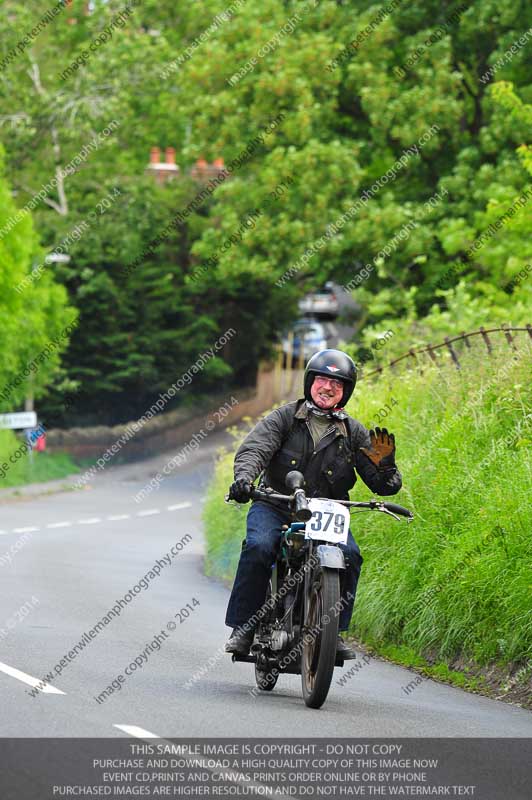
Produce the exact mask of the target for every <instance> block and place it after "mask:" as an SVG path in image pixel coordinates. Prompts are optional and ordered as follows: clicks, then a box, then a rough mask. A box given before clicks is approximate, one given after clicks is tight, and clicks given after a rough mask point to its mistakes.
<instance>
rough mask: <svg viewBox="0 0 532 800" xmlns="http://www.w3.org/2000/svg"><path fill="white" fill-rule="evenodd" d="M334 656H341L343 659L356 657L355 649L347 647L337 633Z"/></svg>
mask: <svg viewBox="0 0 532 800" xmlns="http://www.w3.org/2000/svg"><path fill="white" fill-rule="evenodd" d="M336 657H337V658H343V659H344V661H348V660H349V659H353V658H356V657H357V654H356V653H355V651H354V650H353V649H352V648H351V647H349V645H348V644H347V642H344V640H343V639H342V637H341V636H340V635H338V639H337V641H336Z"/></svg>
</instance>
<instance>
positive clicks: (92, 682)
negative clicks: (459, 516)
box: [0, 433, 532, 737]
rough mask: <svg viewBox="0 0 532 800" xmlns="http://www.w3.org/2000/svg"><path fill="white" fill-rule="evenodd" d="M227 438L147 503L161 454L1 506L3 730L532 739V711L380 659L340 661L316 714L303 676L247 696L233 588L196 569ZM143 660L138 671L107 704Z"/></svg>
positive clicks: (249, 678) (249, 679)
mask: <svg viewBox="0 0 532 800" xmlns="http://www.w3.org/2000/svg"><path fill="white" fill-rule="evenodd" d="M223 439H224V434H223V433H213V434H211V436H210V437H209V439H208V440H206V441H205V442H203V443H202V445H201V447H200V448H199V449H198V450H197V451H196V454H195V458H194V459H191V460H190V461H189V462H188V463H187V464H186V465H184V466H182V467H181V468H180V469H179V470H178V471H177V473H175V474H174V475H173V476H172V477H170V478H168V479H167V480H166V481H165V483H163V485H162V486H161V488H160V489H159V490H158V491H156V492H154V493H153V494H152V495H151V496H150V498H149V499H147V500H145V501H144V502H143V503H142V504H140V505H137V504H135V502H134V500H133V496H134V495H135V494H136V492H138V491H139V490H140V488H142V486H143V485H144V483H145V481H146V479H147V478H148V477H149V476H150V475H152V474H154V472H155V471H156V469H157V466H158V465H160V464H162V463H164V462H165V461H166V458H167V457H165V458H163V457H159V458H158V459H154V460H152V461H149V462H143V463H140V464H137V465H133V466H126V467H117V468H112V467H108V468H107V469H106V471H105V472H104V473H101V474H100V475H99V476H98V477H97V479H96V480H95V481H94V482H93V483H92V484H91V486H90V488H88V489H85V490H83V491H78V492H63V493H60V494H53V495H42V496H29V497H24V498H22V499H19V500H18V501H17V502H14V503H10V504H2V505H0V529H1V531H2V532H1V533H0V599H1V611H0V654H1V655H0V662H1V663H0V695H1V708H2V714H1V723H0V732H1V736H3V737H113V736H124V735H126V734H130V735H131V734H133V735H135V734H136V735H145V734H146V732H149V733H152V734H155V735H157V736H162V737H180V736H187V737H189V736H190V737H192V736H200V737H202V736H227V735H230V736H244V737H247V736H268V737H277V736H283V737H287V736H288V737H292V736H293V737H299V736H301V735H302V734H304V735H312V736H324V737H335V736H357V737H366V736H394V737H395V736H406V737H414V736H419V737H435V736H438V737H452V736H466V737H479V736H486V737H496V736H499V737H502V736H504V737H530V736H532V714H530V712H528V711H525V710H522V709H519V708H517V707H513V706H510V705H507V704H503V703H501V702H497V701H494V700H489V699H486V698H483V697H479V696H476V695H471V694H467V693H465V692H462V691H459V690H457V689H454V688H451V687H449V686H446V685H443V684H438V683H434V682H433V681H430V680H423V681H421V682H419V685H416V686H415V687H414V688H413V689H412V690H411V691H409V692H406V691H405V688H404V687H406V686H407V684H411V683H412V681H415V680H416V675H415V674H414V673H412V672H409V671H408V670H406V669H403V668H401V667H396V666H394V665H391V664H389V663H384V662H380V661H377V660H374V659H372V660H370V661H369V663H367V664H366V665H365V666H364V668H363V669H361V670H360V671H359V672H358V673H357V674H354V675H352V676H351V677H349V678H348V679H347V680H346V682H345V685H343V686H341V685H339V684H338V683H337V681H338V679H339V678H340V677H341V676H342V675H345V674H347V673H348V672H349V668H350V666H351V664H350V662H347V663H346V666H345V667H344V668H343V669H341V670H336V673H335V678H334V679H333V685H332V689H331V692H330V695H329V698H328V700H327V702H326V704H325V706H324V707H323V708H322V709H321V710H319V711H314V710H310V709H307V708H306V707H305V705H304V703H303V700H302V697H301V689H300V678H299V676H292V675H283V676H281V677H280V679H279V682H278V684H277V688H276V689H275V691H274V692H273V693H265V694H261V695H259V696H258V697H254V696H252V695H251V694H250V693H249V692H250V690H251V689H252V688H253V686H254V678H253V670H252V667H251V666H250V665H247V664H232V663H231V661H230V657H229V656H227V655H221V654H219V649H220V648H221V647H223V644H224V642H225V640H226V638H227V633H228V629H226V628H225V627H224V614H225V608H226V604H227V599H228V590H227V588H226V587H224V586H223V585H222V584H220V583H219V582H216V581H214V580H211V579H209V578H207V577H205V576H204V575H203V572H202V554H203V548H204V540H203V534H202V525H201V514H202V507H203V505H202V504H203V501H204V496H205V491H206V486H207V483H208V480H209V475H210V473H211V470H212V460H213V456H214V453H215V450H216V448H217V447H218V446H219V445H220V443H221V442H222V440H223ZM227 513H231V512H230V510H229V509H227ZM32 529H34V530H32ZM16 542H18V543H19V544H18V547H19V549H18V550H17V552H15V553H13V545H14V544H15V543H16ZM177 542H181V545H180V546H178V549H179V552H178V553H177V555H176V556H175V558H169V559H168V563H165V557H166V554H167V553H169V552H170V549H171V547H172V546H174V545H176V543H177ZM7 553H9V554H10V559H11V560H10V561H9V559H7V557H6V554H7ZM157 561H160V562H162V563H163V565H164V566H161V568H160V573H159V575H158V576H157V575H155V574H153V573H152V574H153V577H152V578H150V579H149V581H148V583H147V584H146V585H147V588H145V589H144V588H141V590H140V591H139V593H138V594H136V595H135V594H133V595H131V598H130V600H129V602H127V603H125V604H124V607H123V608H122V609H121V613H120V615H119V616H117V617H116V618H113V619H111V620H110V622H109V624H108V625H107V626H104V627H103V628H102V629H101V631H100V632H99V633H98V635H97V636H96V637H95V638H93V639H92V640H90V639H89V640H88V644H86V646H85V647H84V648H83V649H82V650H81V652H79V654H77V655H76V656H75V657H74V658H72V659H71V661H70V662H68V660H65V661H63V666H62V667H61V665H59V666H60V669H59V672H60V674H59V675H57V676H56V677H54V680H53V681H52V683H51V686H52V687H53V691H52V690H51V689H49V690H48V691H47V692H46V693H44V692H42V691H41V692H38V693H37V694H36V696H35V697H33V696H32V695H31V690H32V688H33V689H34V686H35V682H36V681H38V680H39V679H41V678H42V677H43V676H44V675H46V673H48V672H50V671H54V667H55V665H56V664H59V662H60V661H61V659H63V657H64V656H65V654H68V653H69V651H72V648H73V646H74V645H76V644H77V643H78V642H79V641H80V639H81V638H82V636H83V634H84V632H85V631H89V630H91V629H93V628H94V626H95V624H96V623H97V622H98V621H99V620H101V619H102V617H103V616H105V615H106V613H107V611H108V610H109V609H110V608H112V607H113V605H115V602H116V600H117V599H119V598H124V596H125V595H126V594H127V592H128V591H129V590H130V589H131V588H132V587H133V586H134V585H135V584H138V581H139V580H140V579H141V578H143V576H146V575H147V574H148V573H149V572H150V569H151V567H152V566H153V565H154V564H156V562H157ZM193 598H195V599H196V601H198V602H199V605H195V604H194V601H193ZM187 604H190V607H191V608H189V609H187ZM23 608H24V609H25V610H24V612H23V611H22V610H21V609H23ZM180 609H187V610H188V611H189V617H188V618H185V616H186V615H185V614H184V612H183V614H182V615H181V617H182V622H180V621H179V617H176V616H175V615H176V613H178V612H179V611H180ZM156 636H157V637H158V640H159V642H160V644H159V645H157V644H156V642H157V639H156V638H155V637H156ZM157 648H159V649H157ZM142 653H144V656H145V658H143V657H142V655H141V654H142ZM217 654H218V655H217ZM136 658H137V659H139V660H140V661H141V666H140V665H139V667H138V668H137V669H136V670H135V671H134V672H133V673H132V674H131V675H129V676H128V677H127V678H126V679H125V681H124V682H120V681H119V680H117V681H116V682H117V684H118V686H119V687H120V688H119V689H118V688H116V689H115V691H114V692H113V693H112V694H110V695H109V696H108V697H107V698H104V699H102V701H101V702H98V701H97V700H96V697H97V696H98V695H101V693H102V692H103V691H104V690H105V689H106V687H108V686H109V685H110V684H112V682H113V680H115V679H116V678H117V676H118V675H121V674H122V675H123V673H124V670H125V668H126V667H127V666H128V665H129V664H130V663H131V662H134V660H135V659H136ZM209 660H211V661H210V664H211V666H209ZM351 663H352V662H351ZM202 668H203V669H204V670H205V671H204V674H203V675H202V676H201V677H200V679H199V680H197V681H196V682H193V683H192V684H189V685H188V686H187V682H188V681H190V680H191V678H192V676H194V675H195V674H198V670H201V669H202ZM418 680H419V679H418Z"/></svg>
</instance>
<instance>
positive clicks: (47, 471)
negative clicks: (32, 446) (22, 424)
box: [0, 430, 78, 489]
mask: <svg viewBox="0 0 532 800" xmlns="http://www.w3.org/2000/svg"><path fill="white" fill-rule="evenodd" d="M23 444H24V440H23V439H20V438H18V437H17V436H16V435H15V434H14V433H13V431H11V430H0V476H1V475H3V477H0V489H6V488H9V487H12V486H22V485H24V484H27V483H39V482H41V481H51V480H54V479H55V478H64V477H65V475H71V474H72V473H74V472H78V467H77V466H76V465H75V464H74V462H73V461H72V459H71V458H70V456H68V455H66V454H65V453H53V454H52V453H47V452H43V453H36V452H34V453H33V458H30V456H29V454H27V453H23V452H22V453H21V457H20V458H16V456H15V453H16V452H17V451H18V450H19V448H20V447H21V445H23ZM11 459H12V460H11ZM4 473H5V474H4Z"/></svg>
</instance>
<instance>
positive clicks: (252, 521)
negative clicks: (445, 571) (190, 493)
mask: <svg viewBox="0 0 532 800" xmlns="http://www.w3.org/2000/svg"><path fill="white" fill-rule="evenodd" d="M356 379H357V372H356V367H355V364H354V362H353V360H352V359H351V358H350V357H349V356H348V355H347V354H346V353H343V352H341V351H340V350H322V351H320V352H319V353H316V354H315V355H314V356H312V358H311V359H310V361H309V362H308V364H307V366H306V369H305V376H304V398H302V399H300V400H296V401H295V402H292V403H288V404H286V405H284V406H281V407H280V408H276V409H275V410H274V411H272V412H271V413H270V414H268V415H267V416H266V417H264V419H262V420H261V421H260V422H258V423H257V425H255V427H254V428H253V429H252V430H251V431H250V433H249V434H248V435H247V436H246V438H245V439H244V441H243V442H242V444H241V445H240V447H239V448H238V451H237V453H236V456H235V463H234V478H235V479H234V483H233V484H232V485H231V488H230V490H229V497H230V498H231V499H233V500H236V501H237V502H238V503H247V502H248V501H249V500H250V498H251V490H252V484H253V482H254V481H255V480H256V478H258V477H259V475H261V487H271V488H272V489H273V490H274V491H275V492H278V493H280V494H282V493H284V491H285V478H286V475H287V474H288V472H290V471H291V470H299V472H302V473H303V475H304V476H305V484H304V489H305V494H306V496H307V497H309V498H311V497H328V498H331V499H336V500H347V499H349V494H348V493H349V489H351V488H352V487H353V486H354V484H355V482H356V474H355V469H356V471H357V472H358V474H359V475H360V477H361V478H362V480H363V481H364V483H365V484H366V485H367V486H368V487H369V488H370V489H371V491H373V492H376V493H377V494H380V495H392V494H396V493H397V492H398V491H399V489H400V488H401V485H402V481H401V474H400V472H399V471H398V469H397V467H396V465H395V438H394V435H393V434H391V433H390V434H388V431H387V430H386V428H383V429H382V430H381V429H380V428H375V430H371V431H368V430H367V429H366V428H365V427H364V426H363V425H362V424H361V423H360V422H358V420H356V419H353V418H352V417H350V416H349V415H348V414H347V413H346V412H345V411H344V410H343V409H344V406H345V405H346V403H347V401H348V400H349V398H350V397H351V395H352V394H353V390H354V388H355V384H356ZM290 519H291V517H290V514H289V513H288V512H287V511H286V508H284V507H282V506H281V505H280V504H279V503H278V502H276V501H275V500H268V501H265V500H256V501H254V502H253V503H252V505H251V508H250V510H249V513H248V517H247V533H246V539H245V541H244V544H243V547H242V552H241V555H240V560H239V563H238V569H237V573H236V577H235V582H234V585H233V590H232V592H231V597H230V599H229V604H228V607H227V614H226V619H225V623H226V625H228V626H229V627H231V628H233V632H232V634H231V637H230V639H229V641H228V642H227V644H226V646H225V650H226V652H228V653H238V654H239V655H247V653H248V652H249V649H250V647H251V645H252V643H253V636H254V628H253V626H252V625H250V624H247V623H248V620H249V619H250V618H251V617H253V615H254V614H255V613H256V612H257V611H258V610H259V609H260V607H261V606H262V604H263V603H264V599H265V596H266V590H267V588H268V581H269V579H270V576H271V568H272V564H273V563H274V561H275V558H276V554H277V548H278V546H279V538H280V535H279V534H280V530H281V527H282V525H283V524H286V523H289V522H290ZM341 548H342V550H343V551H344V556H345V559H346V569H345V570H342V572H341V583H340V592H341V598H342V611H341V612H340V619H339V631H340V632H343V631H347V630H348V628H349V623H350V620H351V615H352V612H353V605H354V601H355V594H356V587H357V583H358V578H359V575H360V568H361V565H362V556H361V555H360V550H359V547H358V545H357V543H356V542H355V540H354V538H353V535H352V533H351V531H349V535H348V540H347V543H346V544H345V545H341ZM337 654H338V656H339V657H341V658H344V659H347V658H356V654H355V653H354V652H353V651H352V650H351V648H350V647H349V646H348V645H347V644H346V642H344V640H343V639H342V637H341V636H340V635H339V636H338V644H337Z"/></svg>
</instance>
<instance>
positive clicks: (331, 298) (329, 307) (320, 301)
mask: <svg viewBox="0 0 532 800" xmlns="http://www.w3.org/2000/svg"><path fill="white" fill-rule="evenodd" d="M299 310H300V311H302V312H303V313H304V314H315V315H316V316H323V317H328V318H334V317H337V316H338V310H339V303H338V298H337V296H336V292H335V290H334V285H333V284H332V283H331V281H328V282H327V283H326V284H325V286H324V287H323V288H322V289H318V291H317V292H313V293H311V294H307V295H306V296H305V297H304V298H303V299H302V300H300V301H299Z"/></svg>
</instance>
